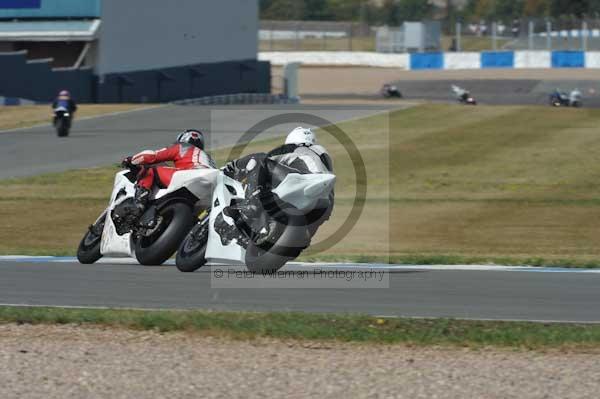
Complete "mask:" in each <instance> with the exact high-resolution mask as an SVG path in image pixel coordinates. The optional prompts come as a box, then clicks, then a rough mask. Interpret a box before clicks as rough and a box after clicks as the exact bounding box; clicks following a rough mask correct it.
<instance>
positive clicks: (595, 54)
mask: <svg viewBox="0 0 600 399" xmlns="http://www.w3.org/2000/svg"><path fill="white" fill-rule="evenodd" d="M585 67H586V68H600V51H587V52H586V53H585Z"/></svg>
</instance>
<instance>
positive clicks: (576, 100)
mask: <svg viewBox="0 0 600 399" xmlns="http://www.w3.org/2000/svg"><path fill="white" fill-rule="evenodd" d="M550 105H552V106H554V107H575V108H579V107H581V105H582V103H581V91H579V90H578V89H575V90H571V92H570V93H569V94H567V93H565V92H564V91H560V90H558V89H557V90H555V91H554V93H552V94H550Z"/></svg>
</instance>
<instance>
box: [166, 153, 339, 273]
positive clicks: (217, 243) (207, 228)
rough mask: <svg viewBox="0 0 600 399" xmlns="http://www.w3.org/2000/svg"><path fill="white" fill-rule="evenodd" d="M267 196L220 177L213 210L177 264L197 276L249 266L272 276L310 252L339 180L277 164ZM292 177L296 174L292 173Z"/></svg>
mask: <svg viewBox="0 0 600 399" xmlns="http://www.w3.org/2000/svg"><path fill="white" fill-rule="evenodd" d="M271 166H272V168H271V169H270V171H269V174H270V178H269V179H270V186H271V188H270V189H269V190H268V192H267V193H266V195H263V194H264V193H263V194H261V196H260V198H255V199H254V201H255V202H254V203H252V202H250V203H249V202H248V201H247V199H248V198H249V197H251V196H252V193H251V192H248V191H249V189H248V185H247V184H242V183H241V182H240V181H238V180H236V179H234V178H232V177H230V176H228V175H227V174H226V173H224V172H221V173H219V175H218V177H217V179H216V185H215V190H214V193H213V199H212V209H211V210H210V211H208V212H205V213H204V215H201V218H200V221H199V222H198V224H197V225H196V226H194V228H193V229H192V230H191V231H190V233H189V234H188V235H187V236H186V238H185V239H184V240H183V242H182V243H181V245H180V247H179V250H178V251H177V259H176V264H177V268H178V269H179V270H180V271H182V272H193V271H195V270H197V269H199V268H200V267H202V266H203V265H205V264H206V263H225V264H242V265H243V264H245V265H246V267H247V268H248V270H250V271H252V272H265V271H267V272H271V271H276V270H278V269H279V268H281V267H283V265H285V263H286V262H288V261H290V260H292V259H295V258H296V257H298V256H299V255H300V253H301V252H302V251H303V250H304V249H305V248H306V247H308V245H309V244H310V240H311V238H312V236H313V235H314V234H315V233H316V230H317V228H318V226H319V225H320V224H321V223H323V222H324V221H325V220H327V219H328V218H329V215H330V213H331V210H332V208H333V188H334V184H335V179H336V177H335V175H334V174H331V173H320V174H310V173H309V174H301V173H295V172H294V169H291V168H287V167H286V166H283V165H280V164H277V163H275V162H273V163H272V164H271ZM290 172H291V173H290Z"/></svg>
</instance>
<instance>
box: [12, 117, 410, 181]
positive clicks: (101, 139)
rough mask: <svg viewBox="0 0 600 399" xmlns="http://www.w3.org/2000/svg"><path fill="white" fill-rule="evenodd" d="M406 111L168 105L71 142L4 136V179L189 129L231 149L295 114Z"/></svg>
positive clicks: (150, 143)
mask: <svg viewBox="0 0 600 399" xmlns="http://www.w3.org/2000/svg"><path fill="white" fill-rule="evenodd" d="M401 107H402V106H393V107H392V106H386V105H377V106H373V105H364V106H362V105H361V106H329V105H269V106H243V107H242V106H228V107H220V108H216V107H202V106H177V105H167V106H161V107H155V108H152V109H147V110H143V111H135V112H127V113H121V114H117V115H110V116H104V117H97V118H90V119H86V120H80V121H77V120H76V121H75V123H74V127H73V130H72V132H71V135H70V136H69V137H68V138H64V139H61V138H58V137H57V136H56V134H55V133H54V131H53V129H52V127H51V126H50V125H46V126H38V127H33V128H30V129H18V130H14V131H4V132H0V179H4V178H11V177H21V176H31V175H37V174H41V173H49V172H60V171H64V170H68V169H76V168H87V167H93V166H99V165H108V164H111V163H118V162H119V161H120V160H121V159H122V158H123V157H125V156H127V155H131V154H133V153H136V152H139V151H141V150H143V149H156V148H162V147H165V146H166V145H169V144H170V143H172V142H173V140H174V139H175V135H176V133H178V132H180V131H182V130H184V129H186V128H197V129H204V130H205V131H207V133H208V134H207V136H208V137H207V143H208V148H209V149H210V148H218V147H226V146H231V145H233V144H235V143H237V142H238V140H239V139H240V137H241V136H242V134H243V133H244V132H246V131H247V130H248V129H250V128H251V127H252V126H253V125H255V124H256V123H258V122H260V121H263V120H265V119H266V118H269V117H272V116H275V115H283V114H294V113H306V114H310V115H316V116H319V117H322V118H324V119H326V120H328V121H330V122H331V123H338V122H342V121H345V120H350V119H355V118H362V117H366V116H369V115H373V114H376V113H378V112H383V111H385V110H389V109H392V108H394V109H398V108H401ZM299 124H300V123H299V122H298V121H295V122H294V121H293V120H291V121H290V123H286V124H281V125H278V126H277V127H276V128H272V129H268V130H266V131H265V132H264V133H263V134H261V135H260V136H258V138H259V139H262V138H267V137H274V136H278V135H279V136H280V135H284V134H285V133H287V132H288V131H289V130H291V129H293V128H294V127H296V126H298V125H299Z"/></svg>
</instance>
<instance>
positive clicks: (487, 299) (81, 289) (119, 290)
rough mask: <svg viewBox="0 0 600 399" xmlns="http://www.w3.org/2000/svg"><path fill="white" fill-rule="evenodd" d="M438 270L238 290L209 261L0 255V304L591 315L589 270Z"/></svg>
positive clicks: (594, 315) (595, 308) (594, 278)
mask: <svg viewBox="0 0 600 399" xmlns="http://www.w3.org/2000/svg"><path fill="white" fill-rule="evenodd" d="M32 260H33V261H32ZM444 268H446V267H438V268H436V267H419V266H412V267H411V266H401V267H389V266H383V265H379V266H377V265H375V266H373V265H372V266H368V268H366V269H365V266H362V267H360V266H356V265H318V264H315V265H307V264H304V265H302V264H297V265H291V266H286V267H285V268H284V269H282V270H283V271H285V270H288V271H308V272H310V273H313V275H314V272H313V271H314V270H329V271H332V270H337V271H356V270H363V271H380V272H381V271H387V273H389V274H386V276H388V278H389V288H388V287H386V286H385V284H382V283H377V282H376V281H375V282H374V283H375V287H377V288H360V287H361V286H362V287H365V286H367V284H368V283H366V282H364V281H358V280H357V281H356V282H355V283H354V285H352V284H350V283H348V282H347V281H346V280H343V281H334V280H336V278H333V279H332V278H323V277H320V278H317V279H316V280H315V281H313V282H307V281H298V279H296V278H295V277H293V276H287V275H286V276H284V277H283V278H281V279H278V280H277V281H276V282H275V283H274V284H281V287H282V288H273V286H272V285H271V286H270V288H247V287H248V286H253V287H255V285H252V284H256V282H255V281H251V280H249V279H247V278H239V277H229V279H231V280H232V283H231V284H232V285H230V286H229V287H231V288H215V287H216V286H217V285H218V284H221V285H220V287H224V286H227V284H226V283H225V285H223V284H224V283H223V281H224V280H223V279H224V277H223V274H221V277H220V279H217V278H216V277H215V276H216V275H215V272H216V271H217V270H221V271H222V272H224V273H225V275H227V273H229V271H230V270H232V271H235V270H238V271H239V270H243V269H241V268H240V267H232V266H213V267H212V269H211V268H209V267H207V268H202V269H200V270H199V271H197V272H196V273H191V274H190V273H180V272H179V271H177V270H176V268H175V267H172V266H162V267H143V266H139V265H132V264H117V263H114V262H112V263H105V264H96V265H91V266H84V265H80V264H78V263H76V262H73V261H72V260H69V259H66V260H63V261H61V262H58V263H47V262H46V261H44V260H43V259H42V260H41V261H36V260H35V259H24V260H13V261H0V304H11V305H34V306H36V305H45V306H75V307H80V306H81V307H109V308H149V309H204V310H229V311H307V312H323V313H330V312H336V313H338V312H341V313H346V312H348V313H363V314H370V315H378V316H405V317H452V318H465V319H501V320H535V321H559V322H600V310H599V306H600V290H598V287H599V286H600V273H599V271H597V270H596V271H594V270H589V271H585V270H584V271H572V270H567V269H538V268H498V269H495V270H497V271H494V269H493V267H479V268H473V267H462V268H461V267H459V268H457V269H456V268H454V269H453V268H452V267H450V269H451V270H443V269H444ZM440 269H441V270H440ZM461 269H462V270H461ZM473 269H474V270H473ZM231 276H234V274H232V275H231ZM357 278H358V277H357ZM374 278H375V277H374ZM342 279H343V277H342ZM338 280H339V278H338ZM382 281H383V282H385V281H386V279H382ZM306 284H312V285H310V287H316V288H306ZM332 284H333V286H332ZM335 284H338V285H335ZM340 284H341V285H340ZM290 285H291V286H290ZM277 287H279V286H277ZM302 287H303V288H302ZM342 287H344V288H342ZM371 287H373V286H371Z"/></svg>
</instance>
